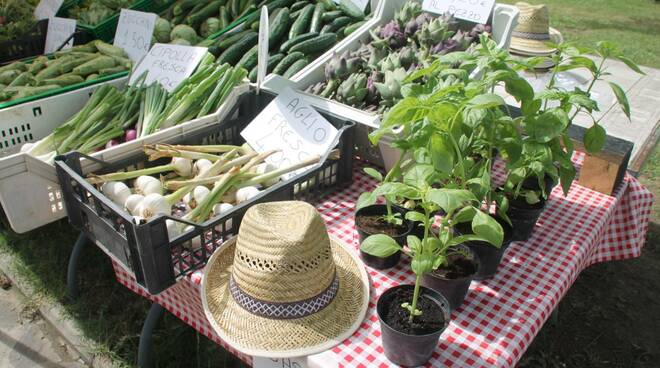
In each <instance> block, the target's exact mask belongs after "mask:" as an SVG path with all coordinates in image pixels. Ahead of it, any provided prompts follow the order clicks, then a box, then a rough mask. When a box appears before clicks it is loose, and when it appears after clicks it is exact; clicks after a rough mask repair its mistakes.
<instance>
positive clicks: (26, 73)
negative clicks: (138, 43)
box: [0, 40, 131, 103]
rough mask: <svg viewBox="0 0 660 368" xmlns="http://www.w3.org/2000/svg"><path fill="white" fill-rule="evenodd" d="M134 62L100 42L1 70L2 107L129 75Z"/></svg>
mask: <svg viewBox="0 0 660 368" xmlns="http://www.w3.org/2000/svg"><path fill="white" fill-rule="evenodd" d="M130 68H131V60H130V59H128V56H127V55H126V53H125V52H124V50H122V49H121V48H119V47H115V46H113V45H110V44H107V43H105V42H103V41H100V40H96V41H92V42H89V43H87V44H85V45H79V46H74V47H72V48H70V49H66V50H62V51H58V52H56V53H54V54H52V55H49V56H39V57H37V58H35V59H33V60H31V61H29V62H23V61H15V62H13V63H11V64H7V65H5V66H2V67H0V103H2V102H8V101H14V100H18V99H21V98H25V97H30V96H35V95H39V94H42V93H45V92H48V91H51V90H54V89H58V88H61V87H65V86H70V85H74V84H80V83H83V82H85V81H92V80H95V79H98V78H101V77H105V76H108V75H112V74H116V73H120V72H123V71H127V70H129V69H130Z"/></svg>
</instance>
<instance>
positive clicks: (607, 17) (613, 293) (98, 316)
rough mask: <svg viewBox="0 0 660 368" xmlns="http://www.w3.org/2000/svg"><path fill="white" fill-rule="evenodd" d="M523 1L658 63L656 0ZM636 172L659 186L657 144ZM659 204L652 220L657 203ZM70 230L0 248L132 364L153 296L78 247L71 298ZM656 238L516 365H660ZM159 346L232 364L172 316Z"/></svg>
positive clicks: (566, 312)
mask: <svg viewBox="0 0 660 368" xmlns="http://www.w3.org/2000/svg"><path fill="white" fill-rule="evenodd" d="M503 2H506V3H515V1H511V0H504V1H503ZM529 2H532V3H547V4H548V5H549V7H550V12H551V25H552V26H553V27H556V28H558V29H559V30H560V31H562V32H563V34H564V36H565V38H566V39H568V40H579V42H580V43H583V44H593V43H595V42H597V41H599V40H609V41H612V42H614V43H616V44H618V45H619V47H621V49H623V50H625V51H626V53H627V54H628V55H629V57H630V58H632V59H633V60H634V61H636V62H638V63H640V64H643V65H647V66H654V67H660V36H658V35H660V3H657V2H656V1H655V0H627V1H621V0H592V1H578V0H546V1H538V0H530V1H529ZM641 179H642V181H643V182H644V183H645V184H646V185H647V186H648V187H649V188H651V190H652V191H653V192H654V193H660V152H659V151H658V148H657V147H656V149H655V151H654V153H653V154H652V155H651V156H650V157H649V159H648V160H647V163H646V165H645V166H644V168H643V170H642V173H641ZM655 208H656V209H655V220H656V221H658V220H660V206H656V207H655ZM76 235H77V233H76V232H75V231H74V230H72V229H71V227H70V226H68V224H67V223H66V221H61V222H58V223H55V224H51V225H49V226H47V227H45V228H43V229H40V230H37V231H33V232H31V233H29V234H27V235H16V234H13V233H11V232H9V231H7V230H0V253H1V252H10V253H12V254H13V255H14V256H15V257H16V258H17V259H18V262H17V263H16V265H15V267H16V268H17V269H18V271H19V272H20V273H21V274H22V275H24V276H27V277H28V278H29V280H30V281H31V283H32V284H33V285H34V286H35V287H36V289H37V291H38V294H37V295H32V296H30V297H31V298H32V300H34V303H39V302H42V301H44V300H56V301H58V302H61V303H63V304H64V305H65V307H66V309H67V311H68V312H69V313H70V314H71V316H72V317H73V318H74V319H75V320H76V321H77V322H78V324H79V325H80V326H81V328H82V330H83V331H84V332H85V334H86V335H87V336H88V337H90V338H91V339H92V340H94V341H95V342H96V344H97V350H98V351H99V352H101V353H103V354H106V355H108V356H110V357H111V358H112V359H113V360H114V362H116V363H117V364H118V365H119V366H133V365H135V363H136V359H137V344H138V338H139V334H140V329H141V327H142V322H143V320H144V317H145V316H146V313H147V311H148V308H149V303H148V302H147V301H146V300H145V299H143V298H141V297H139V296H137V295H135V294H133V293H132V292H131V291H129V290H127V289H126V288H124V287H123V286H121V285H120V284H118V283H117V282H116V281H115V280H114V276H113V272H112V268H111V267H110V263H109V261H108V259H107V257H106V256H105V255H104V254H103V253H102V252H101V251H100V250H99V249H97V248H95V247H88V249H86V250H85V252H84V254H83V256H84V262H83V265H82V270H81V272H80V274H81V280H80V282H81V298H80V299H79V300H77V301H75V302H69V301H67V300H66V297H65V276H66V264H67V259H68V255H69V253H70V251H71V248H72V246H73V243H74V241H75V238H76ZM659 240H660V230H659V229H658V227H657V226H655V227H653V228H652V231H650V234H649V241H648V242H647V246H646V248H645V250H644V253H643V255H642V257H640V258H638V259H635V260H628V261H623V262H610V263H607V264H603V265H597V266H594V267H591V268H589V269H588V270H586V271H585V272H584V273H583V275H582V276H580V278H579V279H578V280H577V282H576V283H575V285H574V287H573V288H571V289H570V290H569V292H568V294H567V296H566V298H565V299H564V300H563V301H562V302H561V304H560V311H561V313H560V315H559V319H558V320H557V322H556V323H548V324H546V326H544V327H543V329H542V330H541V332H540V333H539V336H538V337H537V338H536V340H535V341H534V344H533V345H532V347H531V348H530V350H529V351H528V353H526V354H525V356H524V357H523V360H522V362H521V367H530V368H532V367H658V363H657V362H658V361H660V356H659V355H658V352H657V347H658V346H660V332H659V331H658V329H657V326H658V322H657V315H658V314H657V311H656V309H657V306H658V305H660V281H659V280H660V279H658V270H660V246H658V245H657V244H658V242H659ZM653 323H656V324H655V325H654V324H653ZM155 346H156V349H157V351H156V359H157V364H158V366H159V367H222V366H225V367H233V366H236V365H238V363H237V362H236V360H235V359H233V358H232V357H231V355H229V354H227V353H226V352H225V351H224V350H223V349H221V348H220V347H218V346H217V345H215V344H214V343H212V342H211V341H209V340H208V339H206V338H205V337H203V336H200V335H198V334H197V333H196V332H195V331H194V330H193V329H192V328H190V327H188V326H187V325H185V324H184V323H183V322H181V321H179V320H178V319H177V318H175V317H173V316H171V315H166V317H165V319H164V320H163V321H162V322H161V323H160V325H159V327H158V329H157V331H156V335H155ZM654 349H655V350H654Z"/></svg>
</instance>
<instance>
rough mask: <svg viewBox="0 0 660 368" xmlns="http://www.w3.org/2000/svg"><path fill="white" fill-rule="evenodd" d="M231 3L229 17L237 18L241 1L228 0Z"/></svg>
mask: <svg viewBox="0 0 660 368" xmlns="http://www.w3.org/2000/svg"><path fill="white" fill-rule="evenodd" d="M229 1H230V3H231V8H230V9H231V16H232V18H234V19H236V18H238V15H239V14H241V0H229Z"/></svg>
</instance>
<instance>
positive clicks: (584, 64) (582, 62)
mask: <svg viewBox="0 0 660 368" xmlns="http://www.w3.org/2000/svg"><path fill="white" fill-rule="evenodd" d="M578 68H586V69H588V70H589V71H590V72H591V73H592V74H595V73H596V72H597V71H598V67H597V66H596V63H594V61H593V60H591V59H590V58H588V57H586V56H573V57H571V58H570V59H569V61H568V63H565V64H562V65H560V66H559V67H558V68H557V70H558V71H560V72H563V71H567V70H572V69H578Z"/></svg>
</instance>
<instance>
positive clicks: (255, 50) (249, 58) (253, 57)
mask: <svg viewBox="0 0 660 368" xmlns="http://www.w3.org/2000/svg"><path fill="white" fill-rule="evenodd" d="M258 54H259V45H254V46H253V47H252V48H251V49H250V51H248V52H246V53H245V55H243V57H242V58H241V60H239V61H238V63H237V64H236V67H237V68H238V67H241V68H243V69H245V70H250V69H252V68H254V66H255V65H257V56H258Z"/></svg>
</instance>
